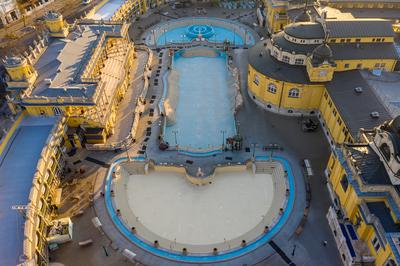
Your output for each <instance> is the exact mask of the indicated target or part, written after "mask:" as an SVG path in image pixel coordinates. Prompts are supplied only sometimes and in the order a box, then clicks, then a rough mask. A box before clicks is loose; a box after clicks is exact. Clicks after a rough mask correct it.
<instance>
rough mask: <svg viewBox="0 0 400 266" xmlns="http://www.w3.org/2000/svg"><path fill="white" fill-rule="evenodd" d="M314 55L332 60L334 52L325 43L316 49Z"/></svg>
mask: <svg viewBox="0 0 400 266" xmlns="http://www.w3.org/2000/svg"><path fill="white" fill-rule="evenodd" d="M313 54H314V55H317V56H321V57H325V58H331V57H332V50H331V47H329V45H328V44H326V43H323V44H321V45H319V46H318V47H317V48H315V49H314V51H313Z"/></svg>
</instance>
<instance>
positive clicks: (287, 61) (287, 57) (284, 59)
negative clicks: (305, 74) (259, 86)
mask: <svg viewBox="0 0 400 266" xmlns="http://www.w3.org/2000/svg"><path fill="white" fill-rule="evenodd" d="M289 61H290V58H289V56H286V55H284V56H282V62H284V63H289Z"/></svg>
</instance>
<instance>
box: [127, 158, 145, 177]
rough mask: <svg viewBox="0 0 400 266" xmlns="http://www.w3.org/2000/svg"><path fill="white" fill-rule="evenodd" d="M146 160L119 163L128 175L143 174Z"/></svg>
mask: <svg viewBox="0 0 400 266" xmlns="http://www.w3.org/2000/svg"><path fill="white" fill-rule="evenodd" d="M145 165H146V162H144V161H143V162H142V161H135V162H133V161H132V162H125V163H122V164H121V167H122V168H123V169H124V170H125V171H126V172H127V173H128V174H129V175H144V174H146V170H145V167H146V166H145Z"/></svg>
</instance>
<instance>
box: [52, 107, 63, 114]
mask: <svg viewBox="0 0 400 266" xmlns="http://www.w3.org/2000/svg"><path fill="white" fill-rule="evenodd" d="M53 111H54V115H57V116H59V115H61V113H62V112H61V109H60V108H58V107H54V108H53Z"/></svg>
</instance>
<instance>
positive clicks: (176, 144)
mask: <svg viewBox="0 0 400 266" xmlns="http://www.w3.org/2000/svg"><path fill="white" fill-rule="evenodd" d="M172 133H173V134H174V136H175V146H176V147H178V138H177V137H176V134H178V130H172Z"/></svg>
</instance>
